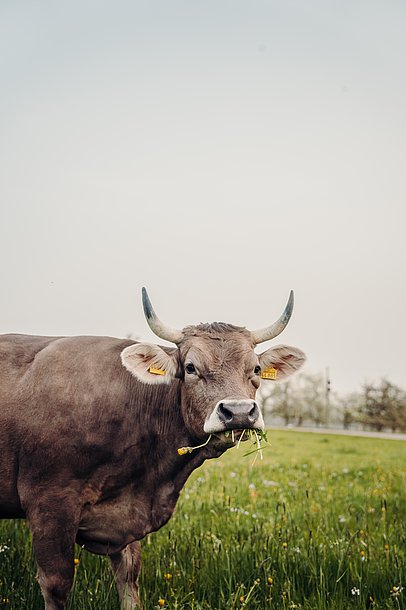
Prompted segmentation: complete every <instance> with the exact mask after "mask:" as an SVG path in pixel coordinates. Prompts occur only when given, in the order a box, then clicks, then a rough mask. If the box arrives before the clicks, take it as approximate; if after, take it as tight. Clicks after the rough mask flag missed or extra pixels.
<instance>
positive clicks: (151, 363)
mask: <svg viewBox="0 0 406 610" xmlns="http://www.w3.org/2000/svg"><path fill="white" fill-rule="evenodd" d="M176 352H177V349H176V348H165V350H164V349H162V347H159V345H155V344H154V343H134V345H130V346H129V347H126V348H125V349H123V351H122V352H121V362H122V363H123V365H124V366H125V368H126V369H127V370H128V371H130V373H131V374H132V375H134V377H136V378H137V379H139V381H142V382H143V383H170V382H171V381H172V379H173V378H174V377H176V374H177V370H178V363H177V358H176Z"/></svg>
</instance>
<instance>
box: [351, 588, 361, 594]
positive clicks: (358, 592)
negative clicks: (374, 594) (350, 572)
mask: <svg viewBox="0 0 406 610" xmlns="http://www.w3.org/2000/svg"><path fill="white" fill-rule="evenodd" d="M351 594H352V595H360V590H359V589H358V588H357V587H353V588H352V589H351Z"/></svg>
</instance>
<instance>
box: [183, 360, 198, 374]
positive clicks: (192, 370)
mask: <svg viewBox="0 0 406 610" xmlns="http://www.w3.org/2000/svg"><path fill="white" fill-rule="evenodd" d="M185 369H186V372H187V373H189V375H193V373H196V369H195V366H194V364H192V363H191V362H189V364H187V365H186V366H185Z"/></svg>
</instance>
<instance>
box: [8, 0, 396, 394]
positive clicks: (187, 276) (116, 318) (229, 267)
mask: <svg viewBox="0 0 406 610" xmlns="http://www.w3.org/2000/svg"><path fill="white" fill-rule="evenodd" d="M405 28H406V4H405V3H404V2H401V1H397V0H389V1H388V2H385V3H383V2H378V1H377V0H368V1H367V0H351V2H350V1H349V0H339V1H338V0H308V1H307V2H302V1H299V0H296V1H293V0H284V1H283V2H282V0H279V1H276V0H266V1H265V0H251V1H250V2H243V1H241V0H233V1H232V2H231V1H230V0H216V1H215V2H214V1H212V0H206V1H205V2H197V1H191V0H172V1H171V2H167V1H166V0H152V1H148V2H147V1H146V0H144V1H137V0H116V1H115V2H103V1H100V0H98V1H97V2H96V1H95V0H93V1H90V0H80V1H79V0H70V1H69V2H64V3H61V2H59V3H55V2H52V1H51V0H39V1H38V2H35V3H34V2H30V1H28V0H16V1H15V0H13V1H12V0H3V2H2V3H1V4H0V82H1V91H2V93H1V96H0V278H1V286H2V298H1V304H0V313H1V315H0V332H19V333H30V334H44V335H65V334H66V335H77V334H78V335H81V334H97V335H112V336H118V337H124V336H128V335H131V336H133V337H137V338H140V339H142V340H148V341H155V340H156V339H155V338H154V336H153V334H152V333H151V332H150V330H149V329H148V327H147V324H146V322H145V319H144V316H143V312H142V307H141V296H140V295H141V287H142V286H146V287H147V289H148V291H149V294H150V297H151V300H152V303H153V305H154V307H155V309H156V311H157V313H158V315H159V317H161V318H162V319H163V320H164V321H165V322H167V323H168V324H169V325H171V326H174V327H179V328H182V327H184V326H186V325H189V324H194V323H199V322H207V321H215V320H217V321H226V322H229V323H233V324H237V325H242V326H246V327H248V328H251V329H253V328H257V327H263V326H265V325H267V324H268V323H269V324H270V323H272V322H273V321H275V319H276V318H277V317H278V316H279V315H280V314H281V312H282V310H283V308H284V306H285V303H286V301H287V298H288V295H289V291H290V289H293V290H294V291H295V310H294V313H293V316H292V319H291V321H290V323H289V325H288V327H287V328H286V330H285V331H284V332H283V334H282V335H281V336H280V337H278V338H277V339H276V340H275V341H274V343H287V344H290V345H295V346H297V347H300V348H302V349H303V350H304V351H305V352H306V354H307V357H308V360H307V363H306V368H305V370H306V371H307V372H310V373H313V372H319V371H325V370H326V368H327V367H328V369H329V371H330V377H331V383H332V389H333V390H336V391H337V392H340V393H348V392H352V391H357V390H360V389H361V386H362V384H363V383H364V382H365V381H372V382H375V381H378V380H380V379H381V378H382V377H387V378H388V379H390V380H391V381H392V382H394V383H397V384H399V385H401V386H402V387H404V388H406V375H405V356H404V350H405V347H404V346H405V345H406V324H405V321H404V318H405V311H406V282H405V267H406V265H405V263H406V246H405V238H404V234H405V229H406V205H405V204H406V171H405V170H406V168H405V162H406V113H405V108H406V77H405V75H406V37H405V35H404V32H405ZM157 341H158V342H159V340H157ZM268 346H269V344H264V346H263V348H262V347H261V346H259V349H258V351H262V349H265V348H267V347H268Z"/></svg>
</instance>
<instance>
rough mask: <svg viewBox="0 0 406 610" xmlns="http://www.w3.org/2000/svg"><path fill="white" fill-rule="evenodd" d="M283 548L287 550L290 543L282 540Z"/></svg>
mask: <svg viewBox="0 0 406 610" xmlns="http://www.w3.org/2000/svg"><path fill="white" fill-rule="evenodd" d="M282 548H283V549H284V550H285V551H286V549H287V548H288V543H287V542H282Z"/></svg>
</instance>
